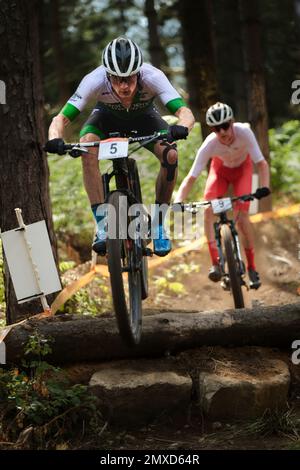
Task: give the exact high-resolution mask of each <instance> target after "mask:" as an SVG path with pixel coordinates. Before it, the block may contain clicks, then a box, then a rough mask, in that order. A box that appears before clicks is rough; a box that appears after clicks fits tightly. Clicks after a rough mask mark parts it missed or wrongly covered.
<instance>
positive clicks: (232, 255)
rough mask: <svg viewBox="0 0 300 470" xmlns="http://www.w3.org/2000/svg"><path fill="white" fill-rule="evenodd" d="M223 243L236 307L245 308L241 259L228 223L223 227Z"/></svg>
mask: <svg viewBox="0 0 300 470" xmlns="http://www.w3.org/2000/svg"><path fill="white" fill-rule="evenodd" d="M221 237H222V244H223V246H224V250H225V254H226V262H227V267H228V274H229V279H230V289H231V292H232V295H233V299H234V306H235V308H244V307H245V303H244V297H243V292H242V285H241V283H242V279H241V276H240V271H239V260H238V257H237V252H236V250H235V248H234V240H233V237H232V233H231V230H230V228H229V227H228V225H225V224H224V225H222V227H221Z"/></svg>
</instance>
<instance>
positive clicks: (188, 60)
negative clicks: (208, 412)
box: [179, 0, 219, 138]
mask: <svg viewBox="0 0 300 470" xmlns="http://www.w3.org/2000/svg"><path fill="white" fill-rule="evenodd" d="M179 19H180V21H181V25H182V41H183V50H184V59H185V74H186V79H187V85H188V92H189V102H190V106H191V108H192V111H193V113H194V115H195V116H196V119H197V120H200V123H201V129H202V136H203V138H205V137H206V136H207V135H208V134H209V133H210V130H209V129H208V128H207V126H206V123H205V114H206V110H207V108H208V107H209V106H211V105H212V104H214V103H215V102H216V101H218V99H219V94H218V91H217V80H216V73H215V48H214V44H213V34H212V6H211V0H203V1H201V2H195V1H194V0H180V2H179Z"/></svg>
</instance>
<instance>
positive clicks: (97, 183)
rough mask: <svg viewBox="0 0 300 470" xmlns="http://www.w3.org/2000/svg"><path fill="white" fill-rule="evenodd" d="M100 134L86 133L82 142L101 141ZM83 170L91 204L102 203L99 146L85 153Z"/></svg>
mask: <svg viewBox="0 0 300 470" xmlns="http://www.w3.org/2000/svg"><path fill="white" fill-rule="evenodd" d="M99 140H100V139H99V136H98V135H96V134H92V133H89V134H85V135H84V136H83V137H81V139H80V142H96V141H99ZM81 161H82V171H83V183H84V187H85V190H86V192H87V195H88V198H89V200H90V203H91V205H94V204H100V203H102V202H103V201H104V196H103V185H102V179H101V173H100V168H99V162H98V148H96V147H94V148H91V149H89V153H88V154H86V155H83V156H82V158H81Z"/></svg>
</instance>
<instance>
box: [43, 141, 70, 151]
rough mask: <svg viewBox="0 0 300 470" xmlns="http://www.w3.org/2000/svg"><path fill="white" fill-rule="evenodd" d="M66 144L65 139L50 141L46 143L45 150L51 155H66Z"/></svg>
mask: <svg viewBox="0 0 300 470" xmlns="http://www.w3.org/2000/svg"><path fill="white" fill-rule="evenodd" d="M64 145H65V142H64V140H63V139H60V138H56V139H51V140H48V142H47V143H46V145H45V147H44V150H46V152H49V153H57V154H58V155H64V154H65V153H66V152H65V150H64Z"/></svg>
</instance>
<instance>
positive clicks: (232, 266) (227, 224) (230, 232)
mask: <svg viewBox="0 0 300 470" xmlns="http://www.w3.org/2000/svg"><path fill="white" fill-rule="evenodd" d="M255 194H256V193H252V194H244V195H242V196H235V197H232V198H230V197H226V198H220V199H213V200H211V201H199V202H192V203H190V204H181V208H182V209H184V210H188V211H190V212H193V213H195V212H197V211H198V210H199V209H200V208H201V207H205V206H211V207H212V211H213V213H214V214H215V215H216V216H218V220H217V221H216V222H215V223H214V232H215V240H216V244H217V249H218V253H219V265H220V269H221V276H222V278H221V286H222V288H223V289H224V290H228V291H231V293H232V296H233V300H234V306H235V308H244V307H245V302H244V296H243V291H242V286H245V287H246V288H248V286H247V284H246V282H245V280H244V275H245V273H246V268H245V263H244V261H243V259H242V256H241V250H240V243H239V237H238V233H237V230H236V227H235V222H234V220H232V219H229V218H228V216H227V212H228V211H229V210H231V209H232V206H233V203H234V202H235V201H252V200H253V199H255V197H256V196H255ZM177 205H178V204H177ZM175 206H176V205H174V207H175Z"/></svg>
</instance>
